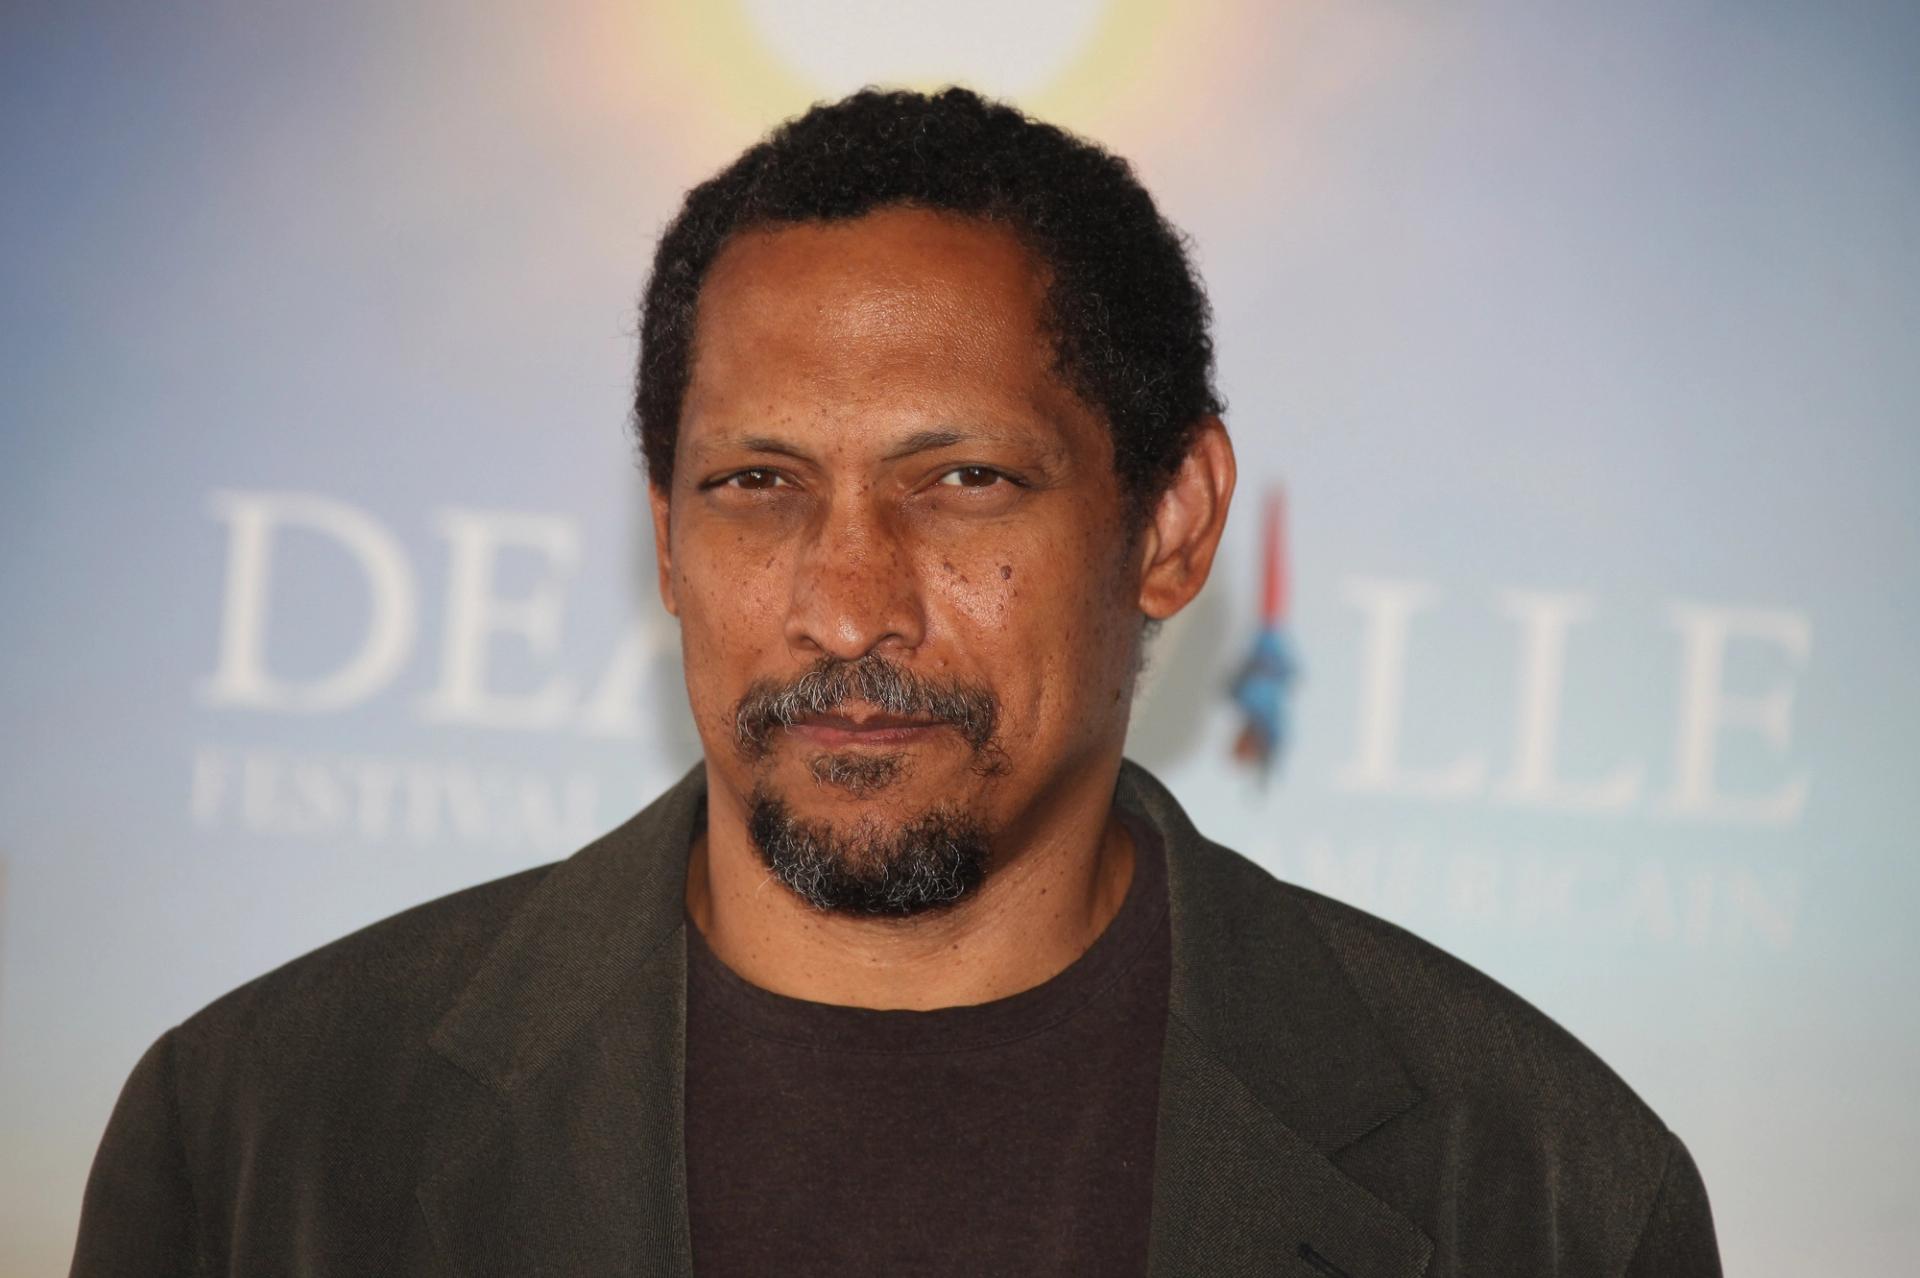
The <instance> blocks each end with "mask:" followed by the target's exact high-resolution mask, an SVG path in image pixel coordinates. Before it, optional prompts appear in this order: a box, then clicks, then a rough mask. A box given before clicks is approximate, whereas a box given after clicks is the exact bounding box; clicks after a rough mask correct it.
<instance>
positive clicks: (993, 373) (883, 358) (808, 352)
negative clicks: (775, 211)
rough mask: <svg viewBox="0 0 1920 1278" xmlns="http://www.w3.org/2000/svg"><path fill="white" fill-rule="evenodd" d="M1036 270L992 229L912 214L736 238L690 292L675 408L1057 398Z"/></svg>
mask: <svg viewBox="0 0 1920 1278" xmlns="http://www.w3.org/2000/svg"><path fill="white" fill-rule="evenodd" d="M1046 287H1047V279H1046V273H1045V271H1044V269H1043V268H1042V266H1041V265H1040V263H1039V261H1038V259H1036V258H1035V257H1034V255H1033V254H1032V253H1031V252H1030V251H1029V250H1028V249H1027V248H1026V247H1025V246H1024V245H1023V244H1022V243H1021V242H1020V240H1019V239H1018V238H1017V237H1016V236H1015V235H1014V234H1013V232H1011V231H1009V230H1007V229H1006V228H1004V227H1001V226H997V225H995V224H993V223H991V222H987V221H983V220H981V219H977V218H970V217H964V216H960V215H955V214H948V213H939V212H934V211H930V210H925V209H914V208H889V209H883V210H879V211H876V212H874V213H870V214H867V215H865V216H863V217H859V218H852V219H848V220H845V221H836V222H820V223H813V222H809V223H799V224H795V225H788V226H780V227H776V228H769V229H761V230H753V231H747V232H743V233H741V234H739V235H736V236H735V237H734V238H733V239H732V240H730V241H729V242H728V244H727V246H726V247H725V248H724V249H722V250H721V252H720V255H719V256H718V257H717V258H716V259H715V261H714V264H713V266H712V268H711V270H710V271H709V273H708V276H707V279H706V282H705V284H704V285H703V287H702V290H701V296H700V304H699V311H698V316H697V320H696V325H695V341H694V352H693V368H692V370H691V372H692V378H691V385H690V386H689V388H688V402H687V404H686V409H687V417H688V420H689V421H691V419H693V418H694V417H696V416H698V410H699V409H700V408H702V407H708V408H711V407H713V406H714V404H715V401H724V400H733V399H736V398H738V397H740V396H742V395H747V396H754V395H760V394H764V393H766V392H768V391H769V390H771V389H773V388H774V386H775V384H777V385H778V388H779V390H780V391H781V393H782V394H783V395H791V394H794V393H805V392H808V391H812V392H817V393H820V394H860V395H863V396H871V395H875V394H885V393H888V392H900V393H905V394H912V393H929V394H932V393H940V392H961V391H964V392H966V393H968V394H973V395H981V394H985V395H989V396H993V395H999V396H1004V397H1008V398H1014V399H1021V400H1024V401H1029V402H1033V403H1034V405H1035V406H1039V404H1038V402H1037V401H1041V400H1051V399H1053V398H1055V397H1057V395H1058V393H1059V390H1060V388H1059V387H1057V386H1056V385H1054V382H1055V379H1054V377H1053V376H1052V367H1053V343H1052V341H1051V339H1050V338H1049V337H1048V335H1047V334H1046V332H1045V331H1044V326H1043V324H1042V314H1043V307H1044V304H1045V300H1046Z"/></svg>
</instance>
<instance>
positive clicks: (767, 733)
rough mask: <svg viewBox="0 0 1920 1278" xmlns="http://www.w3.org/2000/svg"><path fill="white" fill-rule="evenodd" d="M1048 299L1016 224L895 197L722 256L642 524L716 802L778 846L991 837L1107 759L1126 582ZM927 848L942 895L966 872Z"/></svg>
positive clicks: (902, 849)
mask: <svg viewBox="0 0 1920 1278" xmlns="http://www.w3.org/2000/svg"><path fill="white" fill-rule="evenodd" d="M1045 284H1046V281H1045V278H1044V276H1043V274H1042V272H1041V269H1040V268H1039V266H1038V264H1037V263H1036V261H1035V260H1034V259H1033V258H1032V257H1031V255H1030V254H1029V253H1028V252H1027V250H1026V249H1025V248H1023V247H1022V246H1021V245H1020V244H1019V242H1018V241H1017V240H1016V239H1015V238H1014V237H1013V236H1012V235H1011V234H1010V233H1008V232H1007V231H1005V230H1003V229H1000V228H996V227H994V226H992V225H990V224H988V223H985V222H982V221H978V220H974V219H968V218H961V217H955V216H952V215H944V214H937V213H932V212H928V211H924V210H912V209H903V208H901V209H887V210H882V211H878V212H875V213H872V214H869V215H867V216H864V217H861V218H858V219H854V220H849V221H844V222H835V223H825V224H803V225H798V226H790V227H784V228H780V229H776V230H770V231H758V232H748V233H744V234H741V235H739V236H737V237H736V238H735V239H733V240H732V241H731V242H730V243H729V244H728V246H727V247H726V248H725V249H724V250H723V251H722V252H721V254H720V256H719V258H718V260H717V261H716V262H715V263H714V265H713V268H712V270H711V273H710V274H709V276H708V278H707V281H706V283H705V286H704V288H703V291H702V293H701V298H700V309H699V317H698V326H697V337H696V341H695V348H694V355H693V363H692V368H691V377H690V383H689V386H688V390H687V394H686V398H685V402H684V405H683V409H682V415H681V422H680V433H679V440H678V445H677V456H676V461H675V466H674V473H673V476H672V478H671V487H670V491H667V492H661V491H658V490H656V492H655V493H654V498H653V505H654V518H655V531H656V541H657V544H658V545H659V547H660V553H661V562H660V570H661V589H662V593H663V596H664V598H665V600H666V603H667V606H668V608H669V610H670V611H672V612H674V613H675V614H676V615H677V616H678V617H679V618H680V623H681V635H682V644H683V649H684V652H685V661H686V675H687V688H688V693H689V696H690V699H691V701H692V705H693V711H694V718H695V721H696V723H697V725H698V728H699V732H700V736H701V740H702V742H703V744H704V746H705V748H706V755H707V760H708V767H709V773H710V776H712V777H713V779H714V782H715V784H714V787H713V796H712V800H711V801H712V802H713V803H715V804H719V803H723V802H730V803H732V804H734V805H736V812H737V813H738V815H739V818H740V819H741V820H742V821H744V822H746V823H747V824H748V826H749V828H750V829H751V831H752V833H753V835H754V837H755V840H756V842H758V843H760V845H761V850H762V852H763V853H767V854H769V856H770V859H771V855H772V854H771V851H770V849H769V840H775V841H777V840H778V839H780V838H781V837H782V832H783V831H784V833H785V835H787V836H793V835H794V834H795V832H796V831H798V832H799V833H800V834H801V835H803V836H804V840H803V841H805V842H806V843H807V845H808V848H809V849H810V851H809V853H808V855H810V856H813V858H814V860H815V861H816V862H819V861H821V860H824V861H825V862H826V863H827V865H826V867H825V868H827V869H829V870H831V869H833V868H835V865H836V864H837V865H838V867H839V868H843V869H851V870H854V871H858V872H868V871H880V870H884V869H886V868H887V867H886V866H884V865H882V864H880V863H881V862H885V861H887V860H889V859H896V860H902V861H904V860H905V859H909V858H910V857H911V856H912V855H915V853H914V850H913V848H912V847H911V846H909V845H912V844H914V842H915V840H919V841H920V842H921V843H925V842H926V841H927V840H928V839H931V840H933V841H934V842H935V843H936V844H939V845H940V847H946V846H947V845H946V844H944V843H941V842H940V841H941V840H948V841H952V840H960V841H961V842H963V843H964V842H965V841H966V840H969V839H971V840H973V842H974V845H975V851H976V852H977V851H978V850H979V849H980V848H992V847H996V846H999V847H1004V846H1006V845H1008V844H1009V843H1012V842H1017V841H1020V840H1021V839H1022V838H1023V836H1028V835H1031V834H1033V833H1034V832H1035V831H1036V829H1037V828H1038V827H1039V826H1040V825H1043V824H1044V822H1045V820H1046V818H1047V813H1048V804H1049V801H1050V800H1051V799H1055V798H1057V797H1058V795H1059V794H1060V793H1061V792H1062V791H1063V790H1064V789H1065V787H1066V786H1067V785H1068V784H1069V783H1070V781H1071V779H1072V778H1074V777H1075V776H1076V775H1084V773H1085V770H1086V769H1087V768H1088V766H1089V765H1091V764H1095V763H1097V762H1098V761H1100V760H1102V759H1103V758H1108V757H1111V756H1114V755H1117V752H1118V750H1119V747H1120V744H1121V742H1122V740H1123V739H1124V736H1125V732H1126V722H1127V714H1128V710H1129V702H1130V693H1131V686H1132V678H1133V673H1134V669H1135V664H1136V659H1137V645H1138V643H1139V641H1140V619H1141V614H1140V602H1139V589H1140V580H1139V576H1140V574H1139V568H1138V565H1136V564H1135V563H1134V562H1133V558H1132V556H1131V555H1130V553H1129V548H1130V545H1131V543H1132V539H1131V538H1130V537H1129V536H1128V531H1129V530H1128V528H1127V526H1126V524H1125V522H1124V521H1125V516H1124V514H1123V502H1122V493H1121V489H1120V485H1119V480H1118V477H1117V475H1116V473H1115V470H1114V459H1113V448H1112V442H1111V438H1110V436H1109V434H1108V431H1107V428H1106V425H1105V423H1104V422H1103V421H1102V420H1101V418H1100V417H1099V416H1098V415H1097V414H1096V413H1094V412H1093V411H1092V410H1091V409H1089V408H1088V407H1087V406H1086V405H1085V404H1083V403H1082V402H1081V401H1080V400H1079V399H1078V398H1077V397H1076V396H1075V395H1074V394H1073V393H1072V392H1070V391H1069V390H1068V389H1067V388H1066V387H1065V386H1064V385H1062V384H1061V382H1060V381H1059V379H1058V377H1057V376H1056V375H1055V373H1054V372H1053V369H1052V365H1053V359H1054V354H1053V345H1052V342H1051V340H1050V338H1049V337H1048V335H1047V334H1046V333H1045V332H1044V331H1043V330H1042V327H1041V322H1040V316H1041V307H1042V303H1043V300H1044V296H1045ZM849 663H852V664H849ZM789 850H791V849H789ZM950 850H951V849H949V851H950ZM937 851H938V849H937V848H936V852H937ZM920 853H921V854H925V855H923V858H922V859H923V861H924V864H923V865H922V866H921V869H922V870H924V871H927V872H928V873H931V874H933V876H934V878H936V879H938V878H940V877H941V876H942V875H943V874H945V875H946V876H947V879H946V882H945V886H944V889H942V887H941V885H940V884H937V883H936V884H934V885H933V890H934V892H935V894H936V896H937V895H938V892H939V891H941V890H945V892H946V895H947V896H948V897H952V896H955V895H957V894H959V893H960V892H961V891H963V890H964V889H965V888H966V887H968V886H970V885H971V884H970V883H966V882H960V881H958V880H957V879H954V878H953V876H952V874H949V873H948V872H949V871H955V872H958V873H960V874H961V877H965V873H966V867H964V866H959V865H958V864H957V863H956V862H954V860H953V858H952V857H951V856H949V857H948V858H947V860H946V861H945V862H942V861H940V859H939V857H938V856H934V859H933V860H931V861H927V860H925V856H932V855H933V854H932V853H927V851H926V849H925V848H924V847H923V848H920ZM963 859H964V858H963ZM943 867H944V868H943ZM816 868H817V867H816ZM976 869H977V867H976ZM783 877H789V882H790V883H791V882H792V879H791V877H790V876H785V875H783ZM975 877H977V872H976V874H975ZM926 887H927V885H926V884H921V885H920V887H919V888H913V887H912V885H909V896H911V895H912V892H913V891H917V890H921V889H925V888H926ZM916 899H917V898H916ZM821 903H826V902H825V901H822V902H821ZM927 903H929V901H926V900H919V901H918V904H919V905H922V906H923V905H925V904H927ZM933 903H937V902H933ZM861 908H868V909H875V908H882V909H884V912H892V913H909V912H912V908H915V901H914V900H909V899H907V898H905V897H902V898H899V899H898V900H894V901H893V902H892V905H891V907H883V906H876V905H875V904H874V903H873V902H872V901H867V902H865V903H864V904H863V905H862V906H861Z"/></svg>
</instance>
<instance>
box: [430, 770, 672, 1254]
mask: <svg viewBox="0 0 1920 1278" xmlns="http://www.w3.org/2000/svg"><path fill="white" fill-rule="evenodd" d="M703 796H704V777H703V776H702V774H701V771H700V770H699V769H698V768H696V769H695V770H694V771H693V772H692V773H689V774H688V776H687V777H686V779H684V780H683V781H681V782H680V784H679V785H677V786H675V787H674V788H673V789H672V790H670V791H668V792H667V793H666V794H665V795H664V796H662V797H661V798H660V799H659V800H658V801H656V802H655V803H654V804H653V805H651V806H650V807H649V808H647V809H646V811H644V812H642V813H641V814H640V815H638V816H637V817H635V818H634V819H633V820H631V821H629V822H628V823H627V824H626V825H624V826H622V827H620V828H619V829H617V830H615V831H613V832H612V833H611V834H608V835H607V836H606V837H605V838H603V839H601V840H600V841H599V842H597V843H595V844H593V845H590V846H589V847H587V848H585V849H583V850H582V851H580V852H579V853H576V854H575V855H574V856H572V857H570V858H568V859H567V860H566V861H563V862H561V863H559V864H558V865H556V866H554V867H553V868H552V869H551V870H549V871H548V872H547V874H546V876H545V878H544V879H543V880H542V881H541V883H540V885H539V887H537V888H536V889H534V893H533V895H532V896H531V897H530V898H529V900H528V902H527V904H526V905H525V906H523V907H522V908H521V909H520V911H519V912H518V913H517V914H516V915H515V916H514V918H513V920H512V922H511V923H510V924H509V925H508V927H507V929H506V930H505V931H504V932H503V933H502V935H501V939H500V942H499V944H498V945H496V946H495V948H494V950H493V952H492V953H491V955H490V956H489V957H488V959H487V961H486V962H485V963H484V964H483V965H482V967H481V968H480V970H479V971H478V972H477V973H476V974H475V976H474V978H473V980H472V981H471V982H470V983H469V984H468V986H467V988H466V990H465V991H464V992H463V994H462V995H461V997H460V999H459V1001H458V1002H456V1003H455V1005H454V1006H453V1008H452V1009H451V1010H450V1011H449V1012H448V1013H447V1014H446V1016H445V1017H443V1018H442V1019H441V1021H440V1023H439V1025H438V1026H437V1027H436V1028H435V1030H434V1033H433V1037H432V1044H433V1046H434V1048H435V1049H436V1050H437V1051H438V1052H439V1053H440V1054H441V1055H442V1056H444V1057H446V1058H447V1059H448V1060H450V1061H452V1062H453V1063H454V1064H455V1065H456V1066H458V1067H459V1068H460V1069H461V1070H462V1071H463V1072H464V1073H466V1074H467V1075H468V1076H469V1077H471V1078H472V1079H473V1081H474V1082H475V1083H477V1084H478V1085H479V1089H480V1091H481V1092H482V1096H481V1098H480V1100H479V1101H478V1104H477V1107H476V1116H475V1118H474V1119H473V1121H472V1122H471V1123H470V1124H468V1125H465V1127H464V1130H463V1131H462V1132H461V1133H460V1134H459V1135H458V1136H457V1137H456V1138H454V1139H453V1140H452V1141H450V1146H451V1147H450V1148H449V1149H448V1151H447V1152H446V1154H445V1156H444V1160H443V1162H442V1164H441V1166H440V1167H439V1169H438V1170H437V1171H436V1172H435V1173H434V1174H433V1175H432V1176H430V1177H429V1178H428V1179H426V1180H425V1181H423V1182H422V1184H421V1185H420V1188H419V1192H418V1198H419V1202H420V1205H421V1208H422V1210H423V1211H424V1212H425V1214H426V1217H427V1221H428V1227H429V1232H430V1234H431V1237H432V1239H433V1242H434V1245H435V1246H436V1247H437V1248H438V1249H439V1250H440V1252H441V1253H442V1254H443V1255H444V1257H445V1258H446V1260H447V1262H448V1264H449V1265H450V1266H451V1268H452V1269H453V1271H454V1272H455V1273H457V1274H459V1275H461V1276H462V1278H481V1276H482V1275H496V1274H497V1275H516V1276H518V1275H530V1274H577V1273H606V1274H613V1273H619V1274H646V1275H656V1274H657V1275H663V1276H664V1275H686V1274H690V1273H691V1272H692V1254H691V1247H690V1243H689V1240H688V1229H687V1208H686V1161H685V1147H684V1134H683V1095H684V1093H683V1071H684V1067H685V1059H686V1052H685V1041H686V936H685V933H684V931H683V925H684V924H683V920H684V917H685V915H684V890H685V875H686V853H687V849H688V847H689V843H690V839H691V837H692V835H693V831H694V828H695V823H696V822H697V821H698V819H699V816H700V809H701V802H702V799H703Z"/></svg>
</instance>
